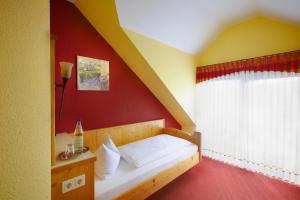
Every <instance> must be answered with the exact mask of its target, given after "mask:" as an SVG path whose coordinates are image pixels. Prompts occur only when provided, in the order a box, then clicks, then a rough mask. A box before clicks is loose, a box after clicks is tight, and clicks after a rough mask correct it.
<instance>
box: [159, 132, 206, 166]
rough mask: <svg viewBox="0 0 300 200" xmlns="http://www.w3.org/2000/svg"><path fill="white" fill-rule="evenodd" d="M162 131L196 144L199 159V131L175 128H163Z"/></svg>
mask: <svg viewBox="0 0 300 200" xmlns="http://www.w3.org/2000/svg"><path fill="white" fill-rule="evenodd" d="M162 133H165V134H169V135H172V136H175V137H180V138H182V139H185V140H188V141H190V142H192V143H194V144H196V145H197V146H198V152H199V160H200V161H201V159H202V155H201V133H200V132H194V133H189V132H186V131H182V130H178V129H175V128H163V129H162Z"/></svg>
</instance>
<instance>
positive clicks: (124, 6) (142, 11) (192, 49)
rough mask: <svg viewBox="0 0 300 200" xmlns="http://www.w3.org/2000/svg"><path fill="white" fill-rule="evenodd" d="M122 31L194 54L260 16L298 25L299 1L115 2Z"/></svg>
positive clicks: (192, 0)
mask: <svg viewBox="0 0 300 200" xmlns="http://www.w3.org/2000/svg"><path fill="white" fill-rule="evenodd" d="M115 1H116V5H117V11H118V15H119V20H120V24H121V26H122V27H124V28H126V29H129V30H132V31H134V32H137V33H140V34H143V35H145V36H148V37H150V38H153V39H155V40H158V41H160V42H162V43H164V44H167V45H169V46H172V47H175V48H177V49H180V50H182V51H185V52H189V53H192V54H197V53H198V52H199V51H200V50H202V49H203V48H204V47H205V45H207V43H208V42H209V41H210V40H211V39H212V38H213V37H215V35H216V34H218V33H219V32H220V31H221V30H223V29H224V27H226V26H228V25H229V24H232V23H237V22H239V21H241V20H245V19H246V18H249V17H251V16H253V15H254V14H257V13H260V14H264V15H268V16H275V17H280V18H282V19H283V20H291V21H295V22H300V0H115Z"/></svg>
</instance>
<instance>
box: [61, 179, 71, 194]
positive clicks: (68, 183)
mask: <svg viewBox="0 0 300 200" xmlns="http://www.w3.org/2000/svg"><path fill="white" fill-rule="evenodd" d="M73 188H74V180H73V179H69V180H66V181H64V182H63V184H62V193H66V192H69V191H71V190H73Z"/></svg>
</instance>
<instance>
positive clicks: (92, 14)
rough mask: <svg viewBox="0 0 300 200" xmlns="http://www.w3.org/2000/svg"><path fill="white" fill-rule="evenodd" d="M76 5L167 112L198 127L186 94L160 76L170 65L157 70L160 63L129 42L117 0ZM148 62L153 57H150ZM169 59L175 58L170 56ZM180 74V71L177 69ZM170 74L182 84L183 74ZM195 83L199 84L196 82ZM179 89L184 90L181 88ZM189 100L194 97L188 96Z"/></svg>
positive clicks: (185, 126) (91, 0) (86, 0)
mask: <svg viewBox="0 0 300 200" xmlns="http://www.w3.org/2000/svg"><path fill="white" fill-rule="evenodd" d="M75 5H76V7H77V8H78V9H79V10H80V11H81V13H82V14H83V15H84V16H85V17H86V18H87V19H88V20H89V22H90V23H91V24H92V25H93V26H94V27H95V29H96V30H97V31H98V32H99V33H100V34H101V35H102V36H103V37H104V38H105V40H106V41H107V42H108V43H109V44H110V45H111V46H112V47H113V48H114V50H115V51H116V52H117V53H118V54H119V55H120V56H121V57H122V59H123V60H124V61H125V62H126V63H127V64H128V65H129V67H130V68H131V69H132V70H133V71H134V72H135V74H136V75H137V76H138V77H139V78H140V79H141V80H142V81H143V82H144V84H145V85H146V86H147V87H148V88H149V89H150V90H151V92H152V93H153V94H154V95H155V96H156V97H157V98H158V99H159V101H160V102H161V103H162V104H163V105H164V106H165V107H166V108H167V110H168V111H169V112H170V113H171V114H172V115H173V116H174V117H175V119H176V120H177V121H178V122H179V123H180V124H181V126H182V128H183V129H190V128H191V127H192V128H194V126H195V124H194V122H193V114H192V108H189V105H188V103H187V102H189V101H188V100H183V99H184V98H185V97H184V95H185V93H182V92H175V93H174V90H176V87H175V86H173V83H169V81H170V80H166V79H165V76H166V74H165V73H164V74H163V75H160V74H158V73H157V72H165V71H166V70H163V69H162V70H161V71H159V70H158V69H159V68H163V67H168V68H170V66H157V65H156V66H155V67H153V66H152V65H151V64H153V63H157V61H153V62H152V61H149V60H147V59H146V58H145V57H144V55H143V54H144V52H140V51H139V49H138V48H137V47H136V46H135V44H134V43H133V42H132V41H131V40H130V39H129V37H128V36H127V34H126V33H125V31H124V30H123V29H122V28H121V27H120V24H119V21H118V15H117V11H116V6H115V2H114V1H113V0H77V1H76V2H75ZM175 55H176V54H175ZM148 59H150V58H149V57H148ZM168 59H171V58H169V57H168ZM173 59H174V60H175V59H177V58H176V57H173ZM173 62H176V61H173ZM178 62H180V61H178ZM162 63H163V62H162ZM167 63H171V62H167ZM160 64H161V63H160ZM176 68H177V67H176ZM188 70H190V69H188ZM176 71H178V70H177V69H176ZM169 73H170V74H173V75H174V76H176V78H177V79H178V82H180V74H176V75H175V73H174V72H169ZM194 76H195V74H193V76H191V77H190V79H194ZM165 83H166V84H165ZM193 84H195V82H194V83H193ZM171 85H172V86H171ZM179 86H180V85H179ZM191 87H194V85H191ZM174 88H175V89H174ZM178 90H180V89H179V88H178ZM187 98H191V97H190V96H189V95H187ZM193 100H194V99H191V102H190V103H191V105H190V106H193V105H192V102H193Z"/></svg>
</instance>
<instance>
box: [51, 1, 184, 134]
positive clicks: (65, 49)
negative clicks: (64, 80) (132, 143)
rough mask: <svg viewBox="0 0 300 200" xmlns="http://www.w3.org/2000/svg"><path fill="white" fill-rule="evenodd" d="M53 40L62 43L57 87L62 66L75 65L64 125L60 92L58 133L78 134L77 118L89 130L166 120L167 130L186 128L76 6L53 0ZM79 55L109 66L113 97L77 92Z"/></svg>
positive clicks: (57, 50)
mask: <svg viewBox="0 0 300 200" xmlns="http://www.w3.org/2000/svg"><path fill="white" fill-rule="evenodd" d="M51 34H54V35H55V36H56V37H57V39H56V44H55V45H56V48H55V59H56V68H55V70H56V72H55V79H56V82H57V83H60V82H61V78H60V68H59V65H58V62H59V61H68V62H72V63H74V64H75V65H74V67H73V71H72V77H71V79H70V80H69V82H68V84H67V87H66V91H65V100H64V105H63V110H62V115H61V119H60V120H59V118H58V112H59V101H60V92H61V89H60V88H59V89H57V90H56V102H55V103H56V108H55V111H56V122H55V123H56V124H55V125H56V132H58V133H60V132H72V131H74V128H75V122H76V119H77V118H78V117H80V118H81V119H82V124H83V128H84V129H85V130H89V129H97V128H102V127H110V126H115V125H120V124H127V123H134V122H141V121H147V120H153V119H161V118H164V119H166V126H167V127H175V128H181V127H180V125H179V123H178V122H177V121H176V120H175V119H174V118H173V117H172V116H171V115H170V113H169V112H168V111H167V110H166V109H165V108H164V106H163V105H162V104H161V103H160V102H159V101H158V100H157V99H156V97H155V96H153V94H152V93H151V92H150V91H149V89H148V88H147V87H146V86H145V85H144V84H143V82H142V81H141V80H140V79H139V78H138V77H137V76H136V75H135V74H134V73H133V72H132V71H131V69H130V68H129V67H128V66H127V64H126V63H125V62H124V61H123V60H122V59H121V58H120V56H119V55H118V54H117V53H116V52H115V51H114V50H113V49H112V47H111V46H110V45H109V44H108V43H107V42H106V41H105V40H104V39H103V38H102V36H101V35H100V34H98V32H97V31H96V30H95V29H94V28H93V27H92V26H91V24H90V23H89V22H88V21H87V20H86V19H85V18H84V16H83V15H82V14H81V13H80V12H79V10H78V9H77V8H76V7H75V6H74V5H73V4H71V3H69V2H67V1H66V0H51ZM77 55H80V56H86V57H91V58H97V59H103V60H108V61H109V65H110V66H109V67H110V68H109V70H110V90H109V91H104V92H102V91H101V92H99V91H97V92H96V91H94V92H93V91H77V83H76V80H77V79H76V73H77V66H76V56H77Z"/></svg>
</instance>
